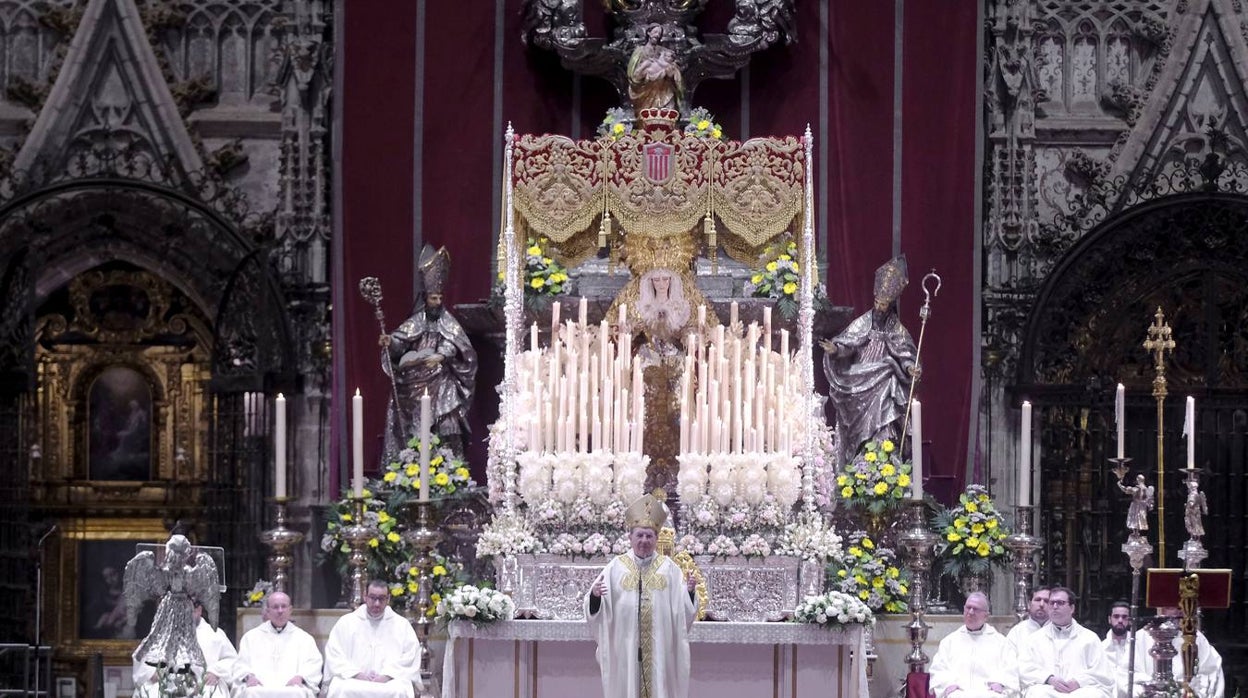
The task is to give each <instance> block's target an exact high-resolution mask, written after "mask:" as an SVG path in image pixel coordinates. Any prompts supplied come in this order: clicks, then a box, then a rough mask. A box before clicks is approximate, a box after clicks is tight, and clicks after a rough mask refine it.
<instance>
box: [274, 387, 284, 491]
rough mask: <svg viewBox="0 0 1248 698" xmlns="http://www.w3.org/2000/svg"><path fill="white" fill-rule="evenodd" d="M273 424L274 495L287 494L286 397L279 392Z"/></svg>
mask: <svg viewBox="0 0 1248 698" xmlns="http://www.w3.org/2000/svg"><path fill="white" fill-rule="evenodd" d="M274 403H275V404H274V410H273V411H274V413H275V414H274V424H273V431H274V434H273V469H274V475H275V477H274V478H273V496H274V497H285V496H286V398H285V397H284V396H283V395H282V394H281V393H278V394H277V400H276V401H274Z"/></svg>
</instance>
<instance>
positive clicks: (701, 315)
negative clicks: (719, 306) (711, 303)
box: [698, 303, 706, 331]
mask: <svg viewBox="0 0 1248 698" xmlns="http://www.w3.org/2000/svg"><path fill="white" fill-rule="evenodd" d="M703 327H706V304H705V303H704V304H702V305H699V306H698V328H699V331H701V328H703Z"/></svg>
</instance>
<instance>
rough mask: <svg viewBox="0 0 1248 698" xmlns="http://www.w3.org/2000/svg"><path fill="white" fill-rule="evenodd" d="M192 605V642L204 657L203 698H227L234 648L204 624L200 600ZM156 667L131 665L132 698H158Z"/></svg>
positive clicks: (220, 631)
mask: <svg viewBox="0 0 1248 698" xmlns="http://www.w3.org/2000/svg"><path fill="white" fill-rule="evenodd" d="M194 604H195V640H196V641H197V642H198V643H199V649H200V651H202V652H203V653H204V662H205V663H206V667H205V670H204V675H203V676H201V677H199V678H200V680H202V681H203V682H204V691H203V693H202V694H201V695H203V696H204V698H229V696H230V676H231V675H232V674H231V672H233V670H234V660H235V659H236V658H237V657H238V652H236V651H235V650H234V644H233V643H231V642H230V638H228V637H226V636H225V631H223V630H222V629H221V628H214V627H212V626H211V625H209V624H208V621H206V620H204V618H203V615H204V607H203V605H202V604H201V603H200V602H199V599H195V600H194ZM158 678H159V677H157V676H156V667H154V666H152V665H150V664H145V663H143V662H138V661H136V662H134V696H135V698H159V693H160V691H159V689H158V687H157V686H156V681H157V679H158Z"/></svg>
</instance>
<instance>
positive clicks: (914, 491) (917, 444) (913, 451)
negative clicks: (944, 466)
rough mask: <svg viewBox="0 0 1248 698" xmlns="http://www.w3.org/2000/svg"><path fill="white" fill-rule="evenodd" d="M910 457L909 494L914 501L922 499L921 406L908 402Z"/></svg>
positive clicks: (915, 402) (914, 402)
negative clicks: (912, 465)
mask: <svg viewBox="0 0 1248 698" xmlns="http://www.w3.org/2000/svg"><path fill="white" fill-rule="evenodd" d="M910 455H911V458H910V459H911V460H912V461H914V469H913V471H912V472H911V475H910V484H911V485H912V487H911V489H910V492H911V496H912V497H913V498H914V499H923V405H921V404H919V401H918V400H911V401H910Z"/></svg>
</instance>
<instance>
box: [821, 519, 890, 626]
mask: <svg viewBox="0 0 1248 698" xmlns="http://www.w3.org/2000/svg"><path fill="white" fill-rule="evenodd" d="M845 542H846V543H847V544H848V545H846V547H845V548H844V552H843V553H842V554H841V556H840V557H839V558H837V559H836V560H834V561H833V562H831V563H829V565H828V569H827V579H828V588H830V589H834V590H836V591H840V592H843V593H846V594H849V595H851V596H854V597H857V598H859V599H861V600H862V601H863V602H864V603H866V605H867V607H868V608H870V609H871V610H872V611H874V612H875V613H880V612H884V613H903V612H905V611H906V601H905V596H906V594H907V593H908V592H909V589H908V586H907V583H906V581H907V579H906V576H905V575H904V574H903V573H902V571H901V568H900V567H898V566H897V556H896V555H895V554H894V553H893V551H892V550H891V549H889V548H881V547H877V546H876V544H875V541H873V540H871V538H870V536H868V535H867V534H866V533H864V532H863V531H855V532H854V533H852V534H851V535H849V536H847V537H846V539H845Z"/></svg>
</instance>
